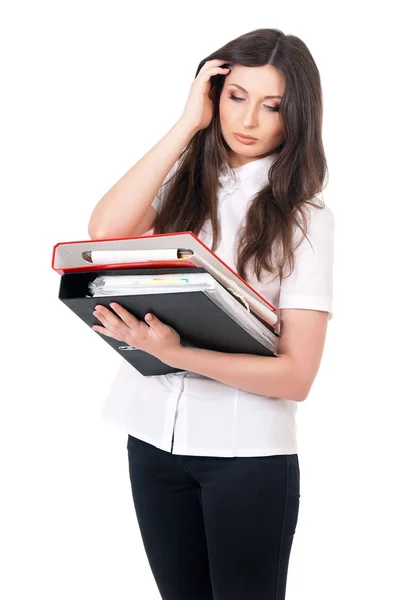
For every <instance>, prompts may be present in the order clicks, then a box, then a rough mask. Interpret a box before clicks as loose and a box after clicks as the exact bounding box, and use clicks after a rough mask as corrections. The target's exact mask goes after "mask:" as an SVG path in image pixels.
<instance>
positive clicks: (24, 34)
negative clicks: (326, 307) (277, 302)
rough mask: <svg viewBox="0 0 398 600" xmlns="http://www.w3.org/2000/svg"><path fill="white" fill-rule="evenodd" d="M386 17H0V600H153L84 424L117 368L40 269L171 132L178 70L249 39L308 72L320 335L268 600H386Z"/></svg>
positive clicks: (97, 427)
mask: <svg viewBox="0 0 398 600" xmlns="http://www.w3.org/2000/svg"><path fill="white" fill-rule="evenodd" d="M391 5H392V4H391ZM391 5H390V3H389V2H378V3H376V4H373V3H372V5H369V6H368V7H367V6H366V5H364V4H363V3H362V2H344V3H341V5H339V4H336V3H335V2H333V3H329V4H324V5H322V6H320V5H319V3H316V4H315V3H314V4H312V3H310V2H305V1H304V2H303V1H302V2H300V3H292V4H291V5H289V3H286V2H283V3H265V2H262V1H261V2H254V1H251V2H250V1H248V0H245V2H236V3H234V2H232V3H231V2H228V3H227V2H218V3H216V2H209V3H207V4H206V3H200V4H199V3H191V4H186V3H182V2H181V3H180V2H170V1H169V2H167V3H160V2H159V3H156V2H155V3H153V2H151V3H149V2H147V3H142V4H139V3H134V2H112V3H111V2H98V1H96V2H88V1H82V0H80V1H79V2H71V1H68V2H59V1H58V2H57V1H53V2H43V1H41V2H40V1H36V2H31V3H28V2H25V3H23V2H13V3H11V2H9V3H8V4H4V5H3V7H2V9H1V14H0V23H1V24H0V28H1V29H0V44H1V48H0V50H1V70H2V76H1V83H2V92H1V104H2V106H1V113H0V114H1V134H0V136H1V161H0V164H1V199H2V203H1V208H2V215H1V217H2V218H1V244H2V246H1V247H2V258H3V260H2V276H3V279H2V283H3V288H2V293H1V299H2V311H1V312H2V318H1V337H2V348H3V351H4V352H3V358H2V361H1V362H2V366H3V375H2V383H3V386H2V399H1V420H0V445H1V446H0V450H1V483H0V485H1V489H2V492H1V496H0V498H1V511H0V514H1V523H0V530H1V535H0V540H1V541H0V544H1V547H0V550H1V554H2V560H1V564H2V569H1V570H2V575H1V579H0V595H1V596H2V598H4V600H16V599H20V598H32V597H36V596H37V597H40V598H41V600H47V599H51V600H53V599H55V598H56V599H57V600H66V599H67V600H71V599H72V598H73V599H74V600H83V599H84V600H88V599H91V598H93V599H94V598H95V599H96V600H101V599H106V600H110V599H111V598H112V599H117V600H122V599H128V598H140V600H147V599H148V600H149V599H154V600H155V599H157V598H159V597H160V596H159V594H158V591H157V587H156V584H155V582H154V579H153V577H152V573H151V570H150V567H149V564H148V562H147V558H146V555H145V552H144V547H143V544H142V541H141V537H140V533H139V529H138V523H137V521H136V516H135V511H134V505H133V500H132V496H131V489H130V482H129V476H128V462H127V450H126V441H127V440H126V436H125V434H124V433H123V432H120V431H119V430H117V429H116V428H113V427H112V426H109V425H108V424H107V423H106V422H104V421H103V420H102V418H101V417H100V415H99V413H100V408H101V406H102V403H103V401H104V398H105V393H106V391H107V389H108V387H109V385H110V383H111V380H112V379H113V377H114V374H115V372H116V369H117V367H118V365H119V362H120V359H119V356H118V355H117V354H116V353H115V352H114V351H113V350H112V349H111V347H110V346H108V344H106V343H104V342H102V341H101V338H100V336H98V335H97V334H95V333H94V332H92V331H91V330H90V329H89V328H88V327H87V326H84V325H83V324H82V322H81V321H80V319H78V318H77V317H76V316H75V314H74V313H73V312H72V311H71V310H69V309H68V308H67V307H66V306H65V305H64V304H62V303H61V302H60V300H59V299H58V289H59V282H60V276H59V274H58V273H56V272H55V271H53V270H52V269H51V259H52V250H53V246H54V245H55V244H56V243H58V242H62V241H64V242H65V241H72V240H86V239H88V233H87V226H88V222H89V218H90V215H91V212H92V210H93V208H94V206H95V204H96V203H97V202H98V201H99V199H100V198H101V197H102V196H103V195H104V194H105V192H106V191H107V190H108V189H109V188H110V187H111V186H112V185H113V184H114V183H115V182H116V181H117V180H118V179H119V178H120V177H121V176H122V175H123V174H124V173H125V172H126V171H127V170H128V169H129V168H130V167H131V166H133V165H134V164H135V162H137V160H139V158H141V156H143V154H144V153H146V152H147V151H148V150H149V149H150V148H151V147H152V146H153V145H154V144H155V143H156V142H157V141H158V140H159V139H160V138H161V137H163V136H164V135H165V133H166V132H167V131H168V130H169V129H170V128H171V127H172V125H173V124H174V123H175V121H176V120H177V119H178V118H179V117H180V115H181V113H182V111H183V108H184V106H185V102H186V98H187V96H188V92H189V88H190V85H191V82H192V80H193V77H194V75H195V72H196V68H197V65H198V64H199V62H200V60H202V58H204V57H205V56H207V55H208V54H210V53H211V52H213V51H214V50H215V49H217V48H219V47H221V46H222V45H224V44H225V43H226V42H227V41H229V40H230V39H233V38H234V37H237V36H238V35H241V34H243V33H246V32H248V31H251V30H253V29H256V28H259V27H264V28H267V27H276V28H279V29H281V30H282V31H283V32H284V33H286V34H294V35H297V36H298V37H300V38H301V39H302V40H303V41H304V42H305V43H306V44H307V46H308V47H309V49H310V51H311V52H312V54H313V56H314V58H315V61H316V63H317V65H318V68H319V70H320V73H321V78H322V85H323V93H324V131H323V134H324V145H325V150H326V155H327V159H328V166H329V183H328V185H327V187H326V189H325V191H324V194H323V197H324V200H325V202H326V204H328V205H329V206H330V207H331V208H332V210H333V212H334V215H335V220H336V248H335V286H334V293H335V300H334V307H335V308H334V317H333V319H332V321H330V323H329V330H328V337H327V343H326V348H325V352H324V356H323V361H322V365H321V369H320V371H319V373H318V377H317V379H316V382H315V383H314V386H313V388H312V391H311V394H310V396H309V397H308V399H307V400H306V401H305V402H304V403H302V404H300V406H299V409H298V433H299V448H300V451H299V459H300V467H301V504H300V514H299V522H298V525H297V530H296V535H295V539H294V542H293V547H292V552H291V558H290V565H289V575H288V585H287V599H288V600H320V599H322V600H336V599H337V598H338V599H339V600H345V599H350V600H351V599H353V598H361V599H367V598H372V599H374V598H383V599H384V598H386V599H387V598H388V599H390V598H391V599H392V598H396V597H398V584H397V582H396V580H395V572H394V570H395V564H396V537H397V516H396V515H397V511H396V507H397V498H396V495H394V489H395V487H396V479H397V464H398V461H397V456H398V455H397V450H396V445H395V438H396V426H397V425H396V424H397V419H396V417H397V409H396V404H397V400H398V394H397V391H396V374H397V371H398V367H397V363H398V361H397V358H398V357H397V350H396V338H397V318H396V298H397V296H396V295H394V293H393V289H394V287H395V284H396V282H395V279H396V271H397V269H396V238H397V194H396V171H397V169H396V162H397V160H396V159H397V150H396V139H397V128H396V111H397V106H396V98H397V95H396V86H395V83H394V80H395V78H396V75H395V74H394V72H395V73H396V58H395V59H394V58H393V53H394V51H395V47H394V46H395V42H394V40H395V38H396V33H395V32H394V31H393V29H392V24H393V21H392V15H391V12H389V8H388V7H389V6H391ZM394 88H395V89H394ZM394 555H395V560H394ZM3 588H4V589H3ZM187 600H189V599H187ZM247 600H250V599H247ZM264 600H265V599H264Z"/></svg>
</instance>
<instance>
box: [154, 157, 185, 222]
mask: <svg viewBox="0 0 398 600" xmlns="http://www.w3.org/2000/svg"><path fill="white" fill-rule="evenodd" d="M179 165H180V159H178V160H177V161H176V162H175V163H174V165H173V166H172V167H171V169H170V171H169V172H168V173H167V175H166V178H165V179H164V181H163V183H162V185H161V187H160V188H159V191H158V193H157V194H156V196H155V199H154V200H153V202H152V206H153V208H154V209H155V210H156V212H159V211H160V207H161V205H162V201H163V198H164V197H165V194H166V191H167V190H168V188H169V186H170V183H169V181H168V180H169V178H170V177H172V175H174V173H175V172H176V170H177V168H178V167H179ZM166 182H167V183H166Z"/></svg>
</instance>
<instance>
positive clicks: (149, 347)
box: [92, 302, 182, 363]
mask: <svg viewBox="0 0 398 600" xmlns="http://www.w3.org/2000/svg"><path fill="white" fill-rule="evenodd" d="M110 306H111V307H112V309H113V310H114V311H115V313H116V315H115V314H114V313H113V312H112V311H111V310H109V309H108V308H107V307H106V306H102V305H97V306H96V307H95V308H96V310H95V311H94V313H93V314H94V316H95V317H97V319H98V320H99V321H101V323H102V324H103V327H99V326H98V325H94V326H93V327H92V329H94V331H98V332H99V333H102V334H104V335H106V336H108V337H111V338H114V339H115V340H119V341H121V342H126V343H127V344H129V346H132V347H133V348H139V349H140V350H144V351H145V352H148V353H149V354H152V355H153V356H156V357H157V358H158V359H159V360H161V361H162V362H165V363H167V360H168V358H169V357H170V360H171V356H174V355H175V353H176V352H178V350H179V349H180V348H182V346H181V342H180V336H179V334H178V333H177V332H176V330H175V329H173V328H172V327H170V326H169V325H166V324H165V323H163V322H162V321H160V320H159V319H158V318H157V317H156V316H155V315H153V314H152V313H148V314H146V315H145V321H146V322H144V321H140V320H139V319H137V318H136V317H134V315H132V314H131V313H130V312H129V311H128V310H126V309H125V308H123V307H122V306H120V304H116V303H115V302H113V303H112V304H110Z"/></svg>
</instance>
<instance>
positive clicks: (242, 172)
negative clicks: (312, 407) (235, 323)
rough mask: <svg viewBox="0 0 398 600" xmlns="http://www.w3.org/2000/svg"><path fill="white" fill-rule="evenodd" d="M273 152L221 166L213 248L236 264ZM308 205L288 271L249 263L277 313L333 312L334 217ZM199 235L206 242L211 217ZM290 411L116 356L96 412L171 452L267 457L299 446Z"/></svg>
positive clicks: (278, 401) (272, 400)
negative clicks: (280, 273) (281, 273)
mask: <svg viewBox="0 0 398 600" xmlns="http://www.w3.org/2000/svg"><path fill="white" fill-rule="evenodd" d="M275 157H276V154H272V155H269V156H266V157H264V158H260V159H256V160H254V161H252V162H250V163H248V164H245V165H243V166H241V167H238V168H236V169H231V168H230V167H228V165H225V166H224V167H223V169H222V170H221V172H220V177H219V184H220V185H219V188H218V193H217V196H218V215H219V221H220V227H221V236H220V244H219V246H218V248H216V250H215V252H216V254H217V255H218V256H219V257H220V258H221V259H222V260H223V261H224V262H226V263H227V264H228V265H229V266H230V267H231V268H232V269H234V270H235V271H236V263H235V259H234V254H233V252H234V243H235V240H236V236H237V232H238V229H239V227H240V226H241V224H242V222H243V221H244V218H245V213H246V211H247V208H248V203H249V202H250V200H251V199H252V198H253V196H254V195H255V194H256V192H257V191H258V190H259V189H260V188H261V187H263V186H264V185H265V183H266V182H267V181H268V169H269V167H270V166H271V164H272V162H273V160H274V159H275ZM177 164H178V161H177V163H175V165H173V167H172V169H171V171H170V173H169V174H168V175H167V177H166V179H165V181H166V180H167V179H168V177H169V175H170V174H171V173H172V172H174V171H175V168H176V166H177ZM233 174H235V178H234V177H233ZM166 188H167V184H166V185H165V186H164V187H163V188H160V190H159V193H158V195H157V197H156V198H155V200H154V201H153V203H152V205H153V206H154V208H155V209H157V210H159V207H160V203H161V201H162V198H163V197H164V193H165V190H166ZM315 199H316V198H315ZM309 209H310V215H311V216H310V220H309V223H308V232H307V237H304V239H303V241H302V242H301V244H300V245H299V246H298V248H297V249H296V251H295V261H296V262H295V268H294V271H293V272H292V274H291V275H290V277H287V278H285V279H283V280H282V283H281V284H280V282H279V278H278V277H276V278H275V274H273V275H270V274H268V273H267V272H264V276H263V277H262V278H261V280H260V283H259V282H258V281H257V278H256V276H255V275H254V273H252V272H251V271H250V269H247V275H248V277H247V281H248V283H250V285H251V286H252V287H253V288H255V289H256V290H257V291H258V292H259V293H260V294H261V295H262V296H264V297H265V298H266V299H267V300H269V301H270V302H271V303H272V304H273V305H274V306H275V307H276V308H277V309H278V312H277V315H278V317H279V309H281V308H301V309H313V310H322V311H327V312H329V319H331V318H332V301H333V254H334V216H333V213H332V211H331V210H330V208H329V207H325V208H324V209H321V210H320V209H317V208H312V207H309ZM296 233H297V235H298V236H299V237H298V238H297V241H298V240H299V239H301V237H302V235H303V234H302V231H301V229H299V228H298V227H297V226H296V229H295V235H296ZM198 237H199V238H200V239H201V240H202V241H203V242H204V243H205V244H206V245H207V246H208V247H209V248H211V245H212V233H211V226H210V220H209V219H208V220H207V221H206V222H205V224H204V226H203V228H202V231H201V232H200V234H199V235H198ZM307 238H308V239H307ZM309 242H311V243H309ZM249 264H250V263H249ZM278 323H279V321H278ZM277 327H278V326H277ZM277 331H279V329H277ZM267 360H268V358H267ZM296 410H297V402H296V401H295V400H291V399H289V398H283V399H282V398H276V397H271V396H262V395H258V394H252V393H249V392H246V391H244V390H241V389H238V388H235V387H232V386H229V385H226V384H224V383H221V382H220V381H217V380H215V379H211V378H209V377H205V376H203V375H200V374H198V373H195V372H191V371H181V372H178V373H170V374H167V375H155V376H151V377H148V376H144V375H142V374H141V373H140V372H139V371H137V370H136V369H135V368H134V367H133V366H132V365H130V364H129V363H128V362H127V361H126V360H125V359H122V362H121V364H120V367H119V370H118V372H117V373H116V376H115V378H114V380H113V382H112V384H111V388H110V390H109V392H108V395H107V398H106V400H105V404H104V405H103V407H102V410H101V416H102V417H103V418H104V419H105V420H106V421H107V422H108V423H110V424H112V425H114V426H116V427H118V428H119V429H120V430H122V431H124V433H129V434H130V435H132V436H134V437H137V438H139V439H141V440H144V441H145V442H148V443H149V444H153V445H154V446H156V447H157V448H160V449H161V450H165V451H166V452H173V454H185V455H192V456H229V457H232V456H266V455H271V454H294V453H296V452H297V451H298V448H297V439H296V422H295V414H296ZM173 434H174V443H173V444H172V440H173Z"/></svg>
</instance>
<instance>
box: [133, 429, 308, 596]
mask: <svg viewBox="0 0 398 600" xmlns="http://www.w3.org/2000/svg"><path fill="white" fill-rule="evenodd" d="M127 450H128V460H129V471H130V481H131V489H132V495H133V500H134V506H135V510H136V515H137V520H138V524H139V527H140V531H141V536H142V540H143V544H144V547H145V551H146V554H147V557H148V561H149V564H150V567H151V570H152V572H153V575H154V578H155V581H156V584H157V587H158V589H159V592H160V595H161V597H162V599H163V600H283V599H284V598H285V590H286V579H287V571H288V563H289V556H290V551H291V546H292V542H293V536H294V533H295V529H296V523H297V518H298V511H299V502H300V469H299V462H298V456H297V454H282V455H273V456H255V457H252V456H249V457H217V456H210V457H209V456H185V455H178V454H171V453H169V452H165V451H163V450H160V449H159V448H157V447H156V446H153V445H152V444H148V443H147V442H144V441H142V440H139V439H137V438H135V437H133V436H131V435H129V436H128V441H127Z"/></svg>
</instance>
